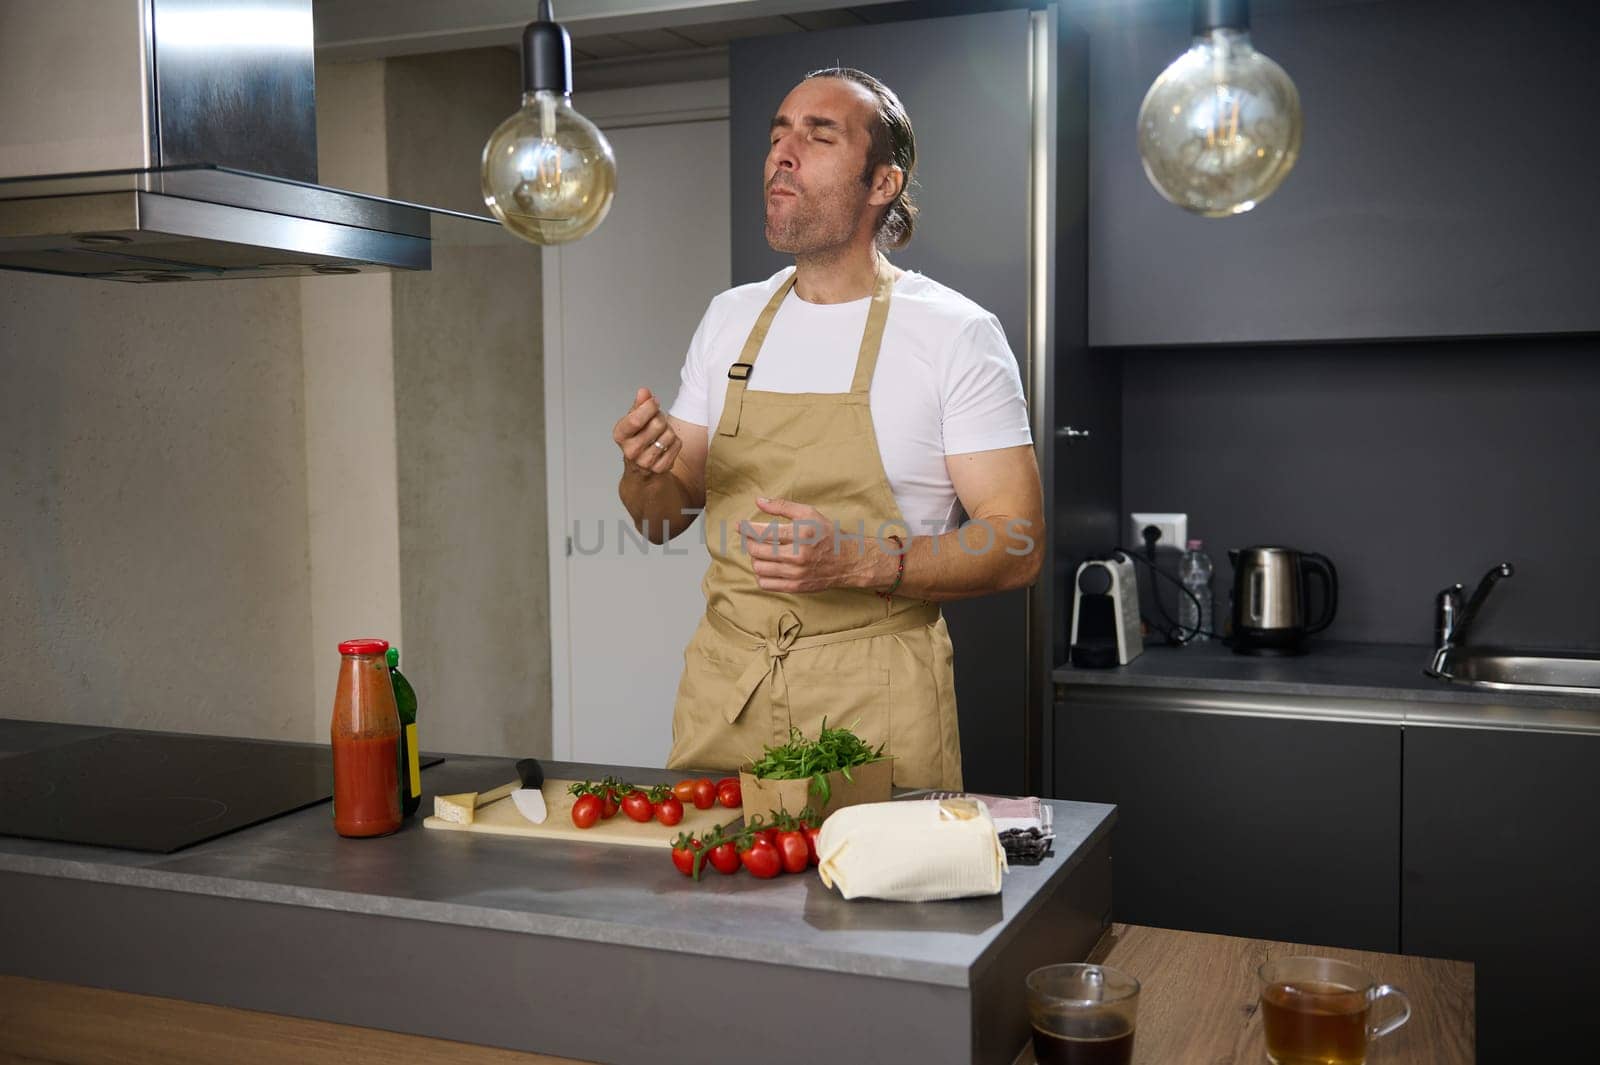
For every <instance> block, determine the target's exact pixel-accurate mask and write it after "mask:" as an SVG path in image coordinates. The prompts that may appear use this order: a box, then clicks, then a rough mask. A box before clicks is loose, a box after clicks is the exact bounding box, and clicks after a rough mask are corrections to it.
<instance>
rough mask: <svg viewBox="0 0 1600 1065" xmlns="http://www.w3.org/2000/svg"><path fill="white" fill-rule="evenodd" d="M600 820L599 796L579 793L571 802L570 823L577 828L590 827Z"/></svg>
mask: <svg viewBox="0 0 1600 1065" xmlns="http://www.w3.org/2000/svg"><path fill="white" fill-rule="evenodd" d="M598 820H600V796H598V795H580V796H578V801H577V802H575V803H573V804H572V823H573V824H575V825H577V826H578V827H579V828H590V827H592V826H593V825H594V823H595V822H596V821H598Z"/></svg>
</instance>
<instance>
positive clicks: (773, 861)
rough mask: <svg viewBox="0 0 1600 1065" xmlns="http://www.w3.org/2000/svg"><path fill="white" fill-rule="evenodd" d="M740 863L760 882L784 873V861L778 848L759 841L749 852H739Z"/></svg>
mask: <svg viewBox="0 0 1600 1065" xmlns="http://www.w3.org/2000/svg"><path fill="white" fill-rule="evenodd" d="M739 861H740V862H742V863H743V864H744V867H745V868H746V869H748V870H750V875H751V876H753V877H755V878H757V879H758V880H771V879H772V878H773V877H775V876H777V875H778V874H779V873H781V872H782V871H783V859H782V858H781V857H779V855H778V848H776V847H774V846H772V845H771V844H770V843H762V842H759V841H757V842H756V843H754V844H752V845H751V847H750V849H749V850H743V851H740V852H739Z"/></svg>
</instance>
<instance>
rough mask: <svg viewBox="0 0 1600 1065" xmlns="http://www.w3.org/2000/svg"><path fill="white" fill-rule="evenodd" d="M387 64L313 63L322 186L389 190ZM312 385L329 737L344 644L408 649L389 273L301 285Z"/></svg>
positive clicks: (310, 425)
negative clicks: (376, 642) (368, 640)
mask: <svg viewBox="0 0 1600 1065" xmlns="http://www.w3.org/2000/svg"><path fill="white" fill-rule="evenodd" d="M384 84H385V78H384V64H383V63H382V62H380V61H373V62H370V63H347V64H329V65H328V66H326V67H324V68H321V69H319V70H318V71H317V156H318V158H317V167H318V172H319V174H320V177H321V180H322V182H323V183H324V184H327V185H331V186H333V187H335V188H341V189H353V190H355V191H357V192H366V193H371V194H372V195H375V196H383V195H386V194H387V193H388V156H387V145H388V139H387V136H386V124H385V123H384V122H383V121H382V119H381V117H380V116H382V114H383V107H384V102H383V97H384ZM300 285H301V290H300V305H301V357H302V359H303V361H304V364H305V387H306V492H307V522H308V539H309V553H310V563H311V616H310V619H309V624H308V625H307V626H306V627H305V633H306V639H307V641H308V647H309V648H310V654H311V661H312V680H313V690H314V691H315V692H316V694H317V698H316V700H315V705H316V716H315V718H314V721H313V730H312V737H313V738H321V737H323V736H326V735H327V734H328V725H329V723H330V721H331V719H332V717H333V691H334V685H335V683H336V681H337V679H338V676H339V652H338V645H339V642H340V641H341V640H346V639H349V638H350V637H352V636H379V637H382V638H383V639H386V640H389V641H390V642H391V643H394V644H398V645H400V646H402V647H403V646H404V644H405V637H404V634H403V632H402V628H401V613H400V510H399V503H398V501H397V499H396V475H395V443H394V441H395V429H394V284H393V281H392V279H391V277H390V275H389V274H362V275H359V276H352V277H309V278H304V279H302V280H301V282H300Z"/></svg>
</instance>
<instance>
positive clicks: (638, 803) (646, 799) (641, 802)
mask: <svg viewBox="0 0 1600 1065" xmlns="http://www.w3.org/2000/svg"><path fill="white" fill-rule="evenodd" d="M622 812H623V813H625V814H627V815H628V816H629V817H631V818H633V819H634V820H635V821H638V822H639V823H640V824H643V823H644V822H646V821H648V820H650V819H651V818H652V817H654V816H655V815H656V808H655V804H654V803H652V802H651V801H650V796H648V795H646V794H645V793H644V792H642V791H638V790H635V791H630V792H628V794H626V795H624V796H623V797H622Z"/></svg>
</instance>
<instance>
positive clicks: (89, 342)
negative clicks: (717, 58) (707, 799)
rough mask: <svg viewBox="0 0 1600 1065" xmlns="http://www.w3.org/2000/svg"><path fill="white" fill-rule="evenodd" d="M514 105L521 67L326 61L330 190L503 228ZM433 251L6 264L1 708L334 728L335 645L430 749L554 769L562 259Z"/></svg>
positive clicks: (465, 239)
mask: <svg viewBox="0 0 1600 1065" xmlns="http://www.w3.org/2000/svg"><path fill="white" fill-rule="evenodd" d="M517 90H518V84H517V74H516V58H515V56H513V55H512V54H511V53H510V52H507V51H505V50H503V49H493V50H486V51H484V52H481V53H460V54H454V55H445V56H437V57H410V58H407V59H404V60H391V61H373V62H369V63H354V64H330V65H325V66H324V67H323V68H322V69H319V71H318V111H319V114H318V118H319V129H318V138H319V151H320V154H321V169H322V180H323V181H324V182H325V183H327V184H330V185H337V186H340V187H344V188H352V189H356V190H358V191H364V192H370V193H374V194H378V195H393V196H396V197H399V198H403V199H412V200H416V201H419V202H425V203H430V204H438V205H443V206H450V207H454V208H456V209H458V210H466V211H473V212H480V211H481V210H482V207H481V203H480V202H479V201H478V200H477V198H476V189H477V160H478V153H479V151H480V150H481V147H482V143H483V141H484V140H485V139H486V138H487V136H488V133H489V131H490V130H492V129H493V127H494V125H495V124H496V123H497V122H499V120H500V119H501V118H503V117H504V116H505V114H507V113H509V111H510V110H511V109H512V108H513V107H515V106H516V103H517ZM435 241H436V247H435V253H434V254H435V269H434V270H433V271H432V272H430V273H427V274H415V275H403V274H386V275H367V276H361V277H330V278H312V279H304V280H283V281H262V280H250V281H238V282H206V283H199V284H194V285H183V286H154V285H137V286H136V285H119V284H110V283H102V282H94V281H82V280H75V279H67V278H47V277H34V276H30V275H26V274H16V273H0V716H7V717H22V718H34V719H39V720H53V721H73V722H83V723H92V724H113V725H123V726H129V727H147V728H165V729H173V730H178V731H193V732H214V733H221V734H231V735H247V736H263V737H273V738H284V739H301V740H317V739H321V738H323V737H325V736H326V734H327V722H328V717H329V714H330V708H331V703H332V691H333V679H334V676H335V675H336V672H337V668H338V655H337V652H336V649H335V646H334V645H335V644H336V643H337V642H338V640H340V639H343V638H346V637H349V636H355V635H378V636H385V637H387V638H389V639H391V640H393V641H396V642H399V643H400V645H401V647H402V650H403V651H404V652H405V659H404V662H405V665H406V669H407V673H408V675H410V676H411V677H412V679H413V681H414V683H415V684H416V687H417V688H418V691H419V694H420V697H421V703H422V721H423V732H422V735H423V743H424V745H425V746H427V747H428V748H431V749H434V750H447V751H470V752H491V753H504V754H517V755H523V754H530V753H532V754H547V753H548V751H549V746H550V665H549V620H548V595H549V592H548V579H547V564H548V563H547V556H546V547H545V539H546V529H545V488H544V468H543V446H544V427H543V407H544V403H543V395H542V379H543V369H542V363H541V351H540V337H541V326H540V306H539V295H540V285H541V282H540V275H539V253H538V251H537V249H534V248H532V247H530V246H527V245H523V244H521V243H520V242H517V241H515V240H514V239H513V238H510V237H509V236H505V235H504V234H503V233H502V232H501V231H500V230H498V229H495V228H491V227H488V226H482V225H478V226H472V225H468V224H464V223H454V224H452V223H450V222H448V221H446V222H444V223H443V224H441V225H440V226H439V227H437V229H436V231H435ZM402 623H403V626H402ZM402 628H403V631H402Z"/></svg>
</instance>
